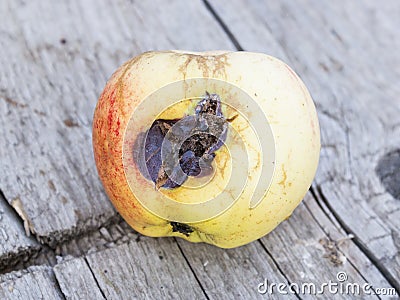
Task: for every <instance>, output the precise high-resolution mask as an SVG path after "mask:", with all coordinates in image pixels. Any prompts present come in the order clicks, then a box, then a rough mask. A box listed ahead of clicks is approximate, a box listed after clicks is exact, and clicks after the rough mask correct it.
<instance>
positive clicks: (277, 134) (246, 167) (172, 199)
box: [93, 51, 320, 248]
mask: <svg viewBox="0 0 400 300" xmlns="http://www.w3.org/2000/svg"><path fill="white" fill-rule="evenodd" d="M93 147H94V154H95V160H96V165H97V169H98V172H99V175H100V178H101V180H102V182H103V185H104V187H105V190H106V192H107V194H108V196H109V197H110V199H111V201H112V202H113V204H114V205H115V207H116V208H117V210H118V211H119V212H120V214H121V215H122V216H123V217H124V219H125V220H126V221H127V222H128V223H129V224H130V225H131V226H132V227H133V228H134V229H136V230H137V231H139V232H140V233H142V234H145V235H149V236H179V237H182V238H185V239H187V240H189V241H193V242H200V241H204V242H207V243H210V244H214V245H216V246H219V247H223V248H232V247H236V246H240V245H243V244H246V243H249V242H251V241H253V240H255V239H258V238H260V237H262V236H263V235H265V234H267V233H268V232H270V231H271V230H272V229H274V228H275V227H276V226H277V225H278V224H279V223H280V222H281V221H283V220H284V219H285V218H287V217H288V216H290V214H291V213H292V212H293V210H294V209H295V208H296V206H297V205H298V204H299V203H300V201H301V200H302V198H303V197H304V195H305V193H306V192H307V190H308V188H309V186H310V184H311V182H312V180H313V177H314V175H315V171H316V168H317V165H318V159H319V151H320V134H319V125H318V119H317V114H316V111H315V107H314V104H313V101H312V99H311V97H310V95H309V93H308V91H307V89H306V87H305V86H304V84H303V83H302V81H301V80H300V79H299V77H298V76H297V75H296V74H295V73H294V72H293V71H292V70H291V69H290V68H289V67H288V66H287V65H286V64H284V63H283V62H281V61H279V60H278V59H275V58H273V57H271V56H267V55H265V54H260V53H250V52H225V51H216V52H203V53H200V52H199V53H194V52H190V53H185V52H181V51H165V52H147V53H144V54H142V55H140V56H137V57H135V58H133V59H132V60H130V61H128V62H127V63H125V64H124V65H123V66H121V67H120V68H119V69H118V70H117V71H116V72H115V73H114V75H113V76H112V77H111V78H110V80H109V81H108V83H107V85H106V87H105V89H104V91H103V93H102V95H101V96H100V98H99V102H98V104H97V107H96V111H95V115H94V120H93Z"/></svg>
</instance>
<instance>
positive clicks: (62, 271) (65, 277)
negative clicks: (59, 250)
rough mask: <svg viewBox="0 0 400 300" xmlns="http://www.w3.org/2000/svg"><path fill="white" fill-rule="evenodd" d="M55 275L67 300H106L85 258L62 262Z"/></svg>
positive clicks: (55, 268) (56, 267)
mask: <svg viewBox="0 0 400 300" xmlns="http://www.w3.org/2000/svg"><path fill="white" fill-rule="evenodd" d="M54 273H55V276H56V278H57V281H58V282H59V285H60V288H61V291H62V292H63V294H64V296H65V298H66V299H105V298H104V295H103V294H102V292H101V290H100V288H99V287H98V285H97V283H96V280H95V278H94V277H93V274H92V272H91V270H90V268H89V266H88V264H87V263H86V260H85V258H82V257H81V258H75V259H70V260H66V261H64V262H61V263H60V264H58V265H56V266H55V267H54Z"/></svg>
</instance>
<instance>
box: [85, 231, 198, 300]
mask: <svg viewBox="0 0 400 300" xmlns="http://www.w3.org/2000/svg"><path fill="white" fill-rule="evenodd" d="M86 259H87V262H88V264H89V267H90V269H91V270H92V272H93V274H94V276H95V278H96V280H97V282H98V284H99V286H100V288H101V290H102V291H103V293H104V295H105V296H106V298H107V299H205V295H204V293H203V291H202V289H201V287H200V285H199V284H198V282H197V281H196V278H195V277H194V275H193V273H192V272H191V270H190V268H189V266H188V265H187V264H186V263H185V261H182V254H181V252H180V250H179V248H178V246H177V245H176V243H175V242H174V239H172V238H159V239H156V238H148V237H143V238H142V239H141V240H140V241H139V242H136V241H132V242H130V243H128V244H122V245H120V246H118V247H115V248H112V249H107V250H104V251H100V252H96V253H93V254H90V255H88V256H87V258H86Z"/></svg>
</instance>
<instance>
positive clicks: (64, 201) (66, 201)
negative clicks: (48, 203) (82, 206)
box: [61, 196, 68, 204]
mask: <svg viewBox="0 0 400 300" xmlns="http://www.w3.org/2000/svg"><path fill="white" fill-rule="evenodd" d="M61 202H62V203H63V204H67V203H68V200H67V198H65V197H64V196H62V197H61Z"/></svg>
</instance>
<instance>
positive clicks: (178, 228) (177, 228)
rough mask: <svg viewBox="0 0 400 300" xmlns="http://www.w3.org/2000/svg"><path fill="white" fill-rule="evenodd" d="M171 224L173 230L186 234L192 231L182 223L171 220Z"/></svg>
mask: <svg viewBox="0 0 400 300" xmlns="http://www.w3.org/2000/svg"><path fill="white" fill-rule="evenodd" d="M171 226H172V231H173V232H180V233H182V234H184V235H186V236H189V235H190V234H191V233H192V232H193V229H192V227H190V226H189V225H187V224H184V223H178V222H171Z"/></svg>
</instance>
